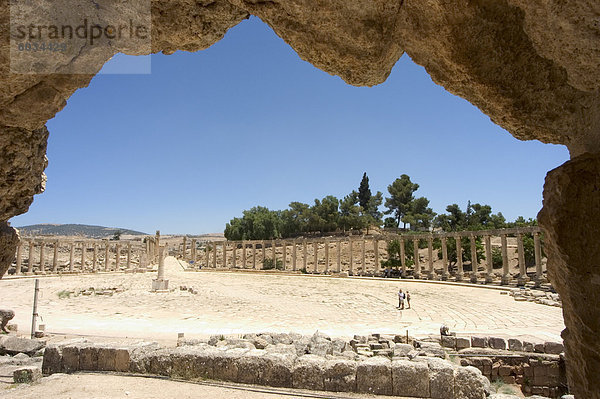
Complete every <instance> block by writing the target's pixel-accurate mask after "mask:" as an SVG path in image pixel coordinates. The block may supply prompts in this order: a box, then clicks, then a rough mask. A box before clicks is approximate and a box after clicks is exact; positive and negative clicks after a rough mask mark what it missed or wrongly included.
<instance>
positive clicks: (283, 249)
mask: <svg viewBox="0 0 600 399" xmlns="http://www.w3.org/2000/svg"><path fill="white" fill-rule="evenodd" d="M281 252H282V254H283V255H282V256H281V258H282V262H283V263H282V264H283V270H286V269H287V243H286V242H285V240H283V241H282V242H281Z"/></svg>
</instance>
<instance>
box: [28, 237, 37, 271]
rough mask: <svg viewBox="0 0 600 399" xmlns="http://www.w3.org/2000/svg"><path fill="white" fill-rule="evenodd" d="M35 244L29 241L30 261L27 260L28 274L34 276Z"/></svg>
mask: <svg viewBox="0 0 600 399" xmlns="http://www.w3.org/2000/svg"><path fill="white" fill-rule="evenodd" d="M34 246H35V244H34V243H33V240H29V259H28V260H27V272H26V274H29V275H31V274H33V248H34Z"/></svg>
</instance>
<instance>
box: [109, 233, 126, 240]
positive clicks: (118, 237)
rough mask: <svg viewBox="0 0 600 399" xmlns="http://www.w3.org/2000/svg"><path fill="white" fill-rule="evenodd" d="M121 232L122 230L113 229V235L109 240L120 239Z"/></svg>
mask: <svg viewBox="0 0 600 399" xmlns="http://www.w3.org/2000/svg"><path fill="white" fill-rule="evenodd" d="M121 234H123V232H122V231H121V230H119V231H115V234H113V236H112V238H111V239H110V240H111V241H119V240H121Z"/></svg>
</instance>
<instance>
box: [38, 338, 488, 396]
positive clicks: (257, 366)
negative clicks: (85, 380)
mask: <svg viewBox="0 0 600 399" xmlns="http://www.w3.org/2000/svg"><path fill="white" fill-rule="evenodd" d="M245 338H246V339H225V338H224V337H213V338H212V339H211V340H210V341H209V342H206V341H205V342H201V341H184V340H182V341H180V343H179V344H180V346H178V347H176V348H165V347H160V346H159V345H157V344H154V343H140V344H136V345H106V344H103V345H98V344H94V343H91V342H87V341H85V340H79V341H74V342H69V343H63V344H60V345H50V346H48V347H47V348H46V351H45V354H44V361H43V371H44V373H45V374H53V373H61V372H63V373H65V372H66V373H71V372H75V371H79V370H86V371H120V372H132V373H140V374H155V375H164V376H169V377H174V378H182V379H188V380H194V379H214V380H222V381H231V382H237V383H245V384H257V385H265V386H273V387H287V388H298V389H312V390H323V391H335V392H357V393H370V394H376V395H395V396H409V397H417V398H432V399H484V398H486V397H487V396H488V395H489V394H490V383H489V381H488V380H487V379H486V378H485V377H484V376H483V375H482V373H481V371H480V370H479V369H477V368H475V367H470V366H469V367H461V366H458V365H456V364H453V363H451V362H448V361H446V360H443V359H440V358H437V357H431V356H414V355H415V354H414V353H412V355H410V356H409V354H408V353H407V352H408V351H403V350H400V349H399V350H398V351H397V353H392V357H391V358H390V357H388V356H372V357H366V356H362V355H359V354H357V352H355V351H354V350H353V349H352V347H351V346H350V345H348V344H347V343H345V342H344V341H341V340H340V341H341V342H344V343H345V344H346V345H340V342H338V343H336V342H335V340H330V339H328V338H327V337H325V336H323V335H319V334H315V335H313V336H312V337H310V336H308V337H307V336H299V335H297V336H292V335H291V334H278V336H277V337H276V338H273V336H272V335H268V337H267V336H266V335H251V336H246V337H245ZM269 338H270V339H269ZM269 341H270V342H269ZM401 345H402V344H401ZM258 347H262V349H258ZM311 352H314V353H322V354H323V355H317V354H314V353H311ZM401 353H406V355H405V356H399V355H400V354H401ZM413 356H414V357H413ZM411 357H412V359H411Z"/></svg>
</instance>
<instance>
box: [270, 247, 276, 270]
mask: <svg viewBox="0 0 600 399" xmlns="http://www.w3.org/2000/svg"><path fill="white" fill-rule="evenodd" d="M271 255H272V259H273V267H274V268H275V269H276V270H277V243H276V242H275V240H271Z"/></svg>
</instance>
